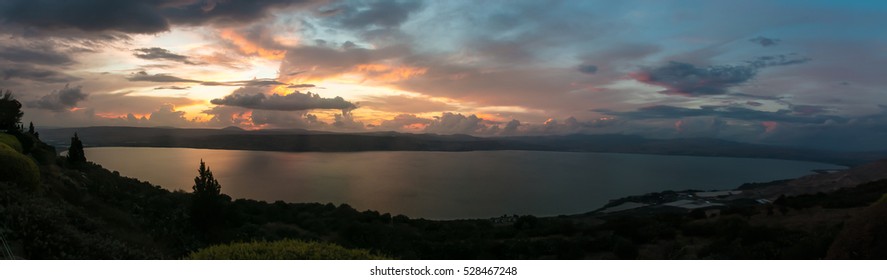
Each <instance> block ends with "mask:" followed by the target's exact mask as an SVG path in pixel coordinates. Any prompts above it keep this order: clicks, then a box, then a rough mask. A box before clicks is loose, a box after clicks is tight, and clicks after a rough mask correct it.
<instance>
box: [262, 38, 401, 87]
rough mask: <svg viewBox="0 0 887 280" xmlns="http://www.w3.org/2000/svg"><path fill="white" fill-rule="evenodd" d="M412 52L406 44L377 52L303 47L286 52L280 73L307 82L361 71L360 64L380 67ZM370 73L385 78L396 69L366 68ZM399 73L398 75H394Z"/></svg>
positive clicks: (357, 49)
mask: <svg viewBox="0 0 887 280" xmlns="http://www.w3.org/2000/svg"><path fill="white" fill-rule="evenodd" d="M411 53H412V50H411V49H410V48H409V47H407V46H405V45H392V46H385V47H380V48H376V49H366V48H360V47H351V48H334V47H329V46H310V45H300V46H298V47H294V48H290V49H288V50H287V51H286V55H285V56H284V58H283V62H282V63H281V65H280V72H281V73H290V74H286V75H282V76H286V77H295V76H298V77H299V78H304V79H316V78H328V77H331V76H336V75H340V74H344V73H348V72H354V71H358V70H359V69H357V67H359V66H360V65H378V64H381V62H386V61H387V62H390V61H391V60H395V59H397V58H401V57H405V56H408V55H410V54H411ZM365 70H368V71H367V72H368V73H369V72H373V71H372V70H379V71H375V73H370V74H377V75H385V74H387V73H391V72H392V71H395V70H396V69H394V68H391V67H389V68H387V69H375V68H372V67H369V68H366V69H365ZM395 74H396V73H395Z"/></svg>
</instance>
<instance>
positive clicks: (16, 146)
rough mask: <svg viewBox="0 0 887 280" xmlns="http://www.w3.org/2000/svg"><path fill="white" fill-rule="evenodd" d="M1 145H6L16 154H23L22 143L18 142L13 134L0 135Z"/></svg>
mask: <svg viewBox="0 0 887 280" xmlns="http://www.w3.org/2000/svg"><path fill="white" fill-rule="evenodd" d="M0 143H3V144H6V145H7V146H9V147H11V148H12V149H13V150H15V151H16V152H19V153H22V152H23V151H24V150H22V143H21V142H19V141H18V139H16V138H15V136H13V135H12V134H7V133H0Z"/></svg>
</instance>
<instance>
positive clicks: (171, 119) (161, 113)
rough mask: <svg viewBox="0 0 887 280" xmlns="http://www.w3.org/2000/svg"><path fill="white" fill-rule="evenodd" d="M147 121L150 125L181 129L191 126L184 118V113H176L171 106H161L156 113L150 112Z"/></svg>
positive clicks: (174, 108)
mask: <svg viewBox="0 0 887 280" xmlns="http://www.w3.org/2000/svg"><path fill="white" fill-rule="evenodd" d="M148 120H149V121H150V122H151V123H152V125H162V126H174V127H182V126H189V125H191V123H192V122H191V121H189V120H188V119H187V118H185V112H182V111H176V107H175V105H173V104H163V106H160V108H159V109H157V111H154V112H151V115H149V116H148Z"/></svg>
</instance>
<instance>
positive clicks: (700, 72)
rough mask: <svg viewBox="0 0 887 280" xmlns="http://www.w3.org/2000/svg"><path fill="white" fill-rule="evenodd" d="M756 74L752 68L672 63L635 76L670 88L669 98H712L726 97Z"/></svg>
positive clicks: (668, 90) (642, 80) (649, 69)
mask: <svg viewBox="0 0 887 280" xmlns="http://www.w3.org/2000/svg"><path fill="white" fill-rule="evenodd" d="M755 74H757V68H755V67H751V66H729V65H725V66H710V67H706V68H699V67H696V66H694V65H693V64H689V63H681V62H674V61H671V62H669V63H668V64H666V65H664V66H661V67H656V68H648V69H644V70H643V71H641V72H638V73H635V79H637V80H638V81H640V82H643V83H647V84H652V85H658V86H662V87H665V88H667V89H666V90H664V91H662V93H666V94H683V95H691V96H696V95H712V94H724V93H727V89H728V88H730V87H733V86H737V85H740V84H742V83H744V82H746V81H748V80H750V79H751V78H752V77H754V76H755Z"/></svg>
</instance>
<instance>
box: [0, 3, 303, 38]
mask: <svg viewBox="0 0 887 280" xmlns="http://www.w3.org/2000/svg"><path fill="white" fill-rule="evenodd" d="M307 2H310V1H298V0H268V1H252V0H225V1H214V0H208V1H183V0H145V1H118V0H79V1H68V0H41V1H34V0H10V1H3V2H2V3H0V22H3V23H4V24H11V25H17V26H22V27H26V28H37V29H41V30H66V29H75V30H80V31H86V32H103V31H118V32H124V33H137V34H153V33H158V32H163V31H167V30H169V28H170V23H173V24H187V25H201V24H205V23H213V24H216V23H219V24H242V23H247V22H252V21H255V20H258V19H261V18H264V17H265V16H267V15H268V12H269V10H271V9H273V8H283V7H288V6H292V5H297V4H303V3H307Z"/></svg>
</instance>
